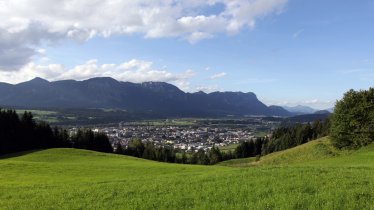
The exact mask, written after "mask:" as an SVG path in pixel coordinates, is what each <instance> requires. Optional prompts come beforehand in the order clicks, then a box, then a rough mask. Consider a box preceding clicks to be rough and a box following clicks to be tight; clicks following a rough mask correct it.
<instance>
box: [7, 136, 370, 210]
mask: <svg viewBox="0 0 374 210" xmlns="http://www.w3.org/2000/svg"><path fill="white" fill-rule="evenodd" d="M0 168H1V170H0V208H1V209H155V208H157V209H188V208H197V209H306V208H309V209H373V208H374V146H373V145H370V146H368V147H366V148H363V149H361V150H358V151H355V152H346V151H335V150H334V149H332V148H331V146H330V144H329V140H328V139H320V140H317V141H312V142H310V143H308V144H305V145H302V146H299V147H296V148H293V149H290V150H286V151H283V152H278V153H274V154H271V155H269V156H265V157H262V158H261V159H260V160H259V161H257V162H256V161H255V160H254V159H253V158H251V159H241V160H234V161H228V162H224V163H221V165H217V166H196V165H177V164H168V163H158V162H153V161H148V160H142V159H137V158H132V157H127V156H120V155H114V154H104V153H98V152H92V151H85V150H77V149H48V150H42V151H33V152H29V153H24V154H18V155H13V156H8V157H3V158H1V159H0Z"/></svg>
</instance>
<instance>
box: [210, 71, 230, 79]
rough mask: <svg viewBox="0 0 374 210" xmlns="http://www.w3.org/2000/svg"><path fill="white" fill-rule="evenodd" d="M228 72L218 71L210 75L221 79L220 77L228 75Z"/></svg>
mask: <svg viewBox="0 0 374 210" xmlns="http://www.w3.org/2000/svg"><path fill="white" fill-rule="evenodd" d="M226 75H227V74H226V72H221V73H218V74H214V75H212V76H211V77H210V79H219V78H222V77H224V76H226Z"/></svg>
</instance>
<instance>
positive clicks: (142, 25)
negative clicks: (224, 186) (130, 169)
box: [0, 0, 374, 109]
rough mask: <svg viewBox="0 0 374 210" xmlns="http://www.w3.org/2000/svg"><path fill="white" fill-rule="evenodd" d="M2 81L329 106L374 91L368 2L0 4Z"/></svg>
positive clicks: (371, 5)
mask: <svg viewBox="0 0 374 210" xmlns="http://www.w3.org/2000/svg"><path fill="white" fill-rule="evenodd" d="M0 19H1V21H0V82H7V83H12V84H16V83H19V82H23V81H27V80H30V79H33V78H34V77H42V78H45V79H47V80H49V81H56V80H63V79H75V80H85V79H88V78H92V77H113V78H115V79H117V80H120V81H130V82H137V83H139V82H145V81H161V82H168V83H171V84H174V85H176V86H178V87H179V88H180V89H182V90H183V91H186V92H197V91H204V92H213V91H242V92H254V93H255V94H256V95H257V96H258V98H259V99H260V100H261V101H263V102H264V103H266V104H267V105H284V106H285V105H287V106H295V105H307V106H310V107H313V108H316V109H325V108H330V107H333V106H334V103H335V101H336V100H339V99H340V98H341V97H342V96H343V94H344V92H346V91H347V90H349V89H356V90H358V89H368V88H369V87H373V86H374V1H372V0H360V1H357V0H345V1H341V0H313V1H308V0H205V1H201V0H121V1H120V0H60V1H50V0H0Z"/></svg>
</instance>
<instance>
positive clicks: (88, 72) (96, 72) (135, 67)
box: [0, 59, 195, 90]
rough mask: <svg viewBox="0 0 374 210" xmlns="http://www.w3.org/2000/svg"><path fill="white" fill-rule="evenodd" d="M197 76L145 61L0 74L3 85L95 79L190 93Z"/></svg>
mask: <svg viewBox="0 0 374 210" xmlns="http://www.w3.org/2000/svg"><path fill="white" fill-rule="evenodd" d="M194 76H195V72H194V71H193V70H186V71H185V72H182V73H172V72H170V71H166V70H157V69H154V68H153V66H152V62H148V61H142V60H135V59H133V60H130V61H128V62H124V63H121V64H101V65H99V63H98V61H97V60H95V59H92V60H89V61H87V62H85V63H84V64H81V65H77V66H75V67H73V68H70V69H66V68H65V67H64V66H63V65H62V64H49V65H37V64H34V63H29V64H27V65H25V66H24V67H23V68H21V70H20V71H7V72H5V71H3V72H1V71H0V78H1V81H2V82H9V83H19V82H23V81H26V80H30V79H32V78H34V77H42V78H45V79H47V80H51V81H54V80H62V79H75V80H84V79H89V78H92V77H113V78H114V79H117V80H120V81H129V82H136V83H139V82H146V81H155V82H169V83H172V84H175V85H177V86H178V87H180V88H181V89H182V90H188V88H189V82H188V80H189V79H190V78H192V77H194Z"/></svg>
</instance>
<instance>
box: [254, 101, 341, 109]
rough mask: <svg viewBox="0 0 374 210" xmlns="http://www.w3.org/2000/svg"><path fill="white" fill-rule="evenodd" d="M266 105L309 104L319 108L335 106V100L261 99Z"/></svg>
mask: <svg viewBox="0 0 374 210" xmlns="http://www.w3.org/2000/svg"><path fill="white" fill-rule="evenodd" d="M261 101H262V102H264V103H265V104H266V105H268V106H269V105H277V106H291V107H293V106H298V105H302V106H309V107H312V108H314V109H317V110H322V109H329V108H331V107H334V106H335V101H332V100H320V99H310V100H304V101H296V100H295V101H293V100H290V101H283V100H273V99H266V98H264V99H261Z"/></svg>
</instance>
